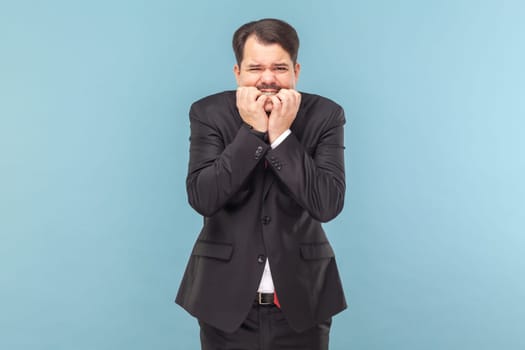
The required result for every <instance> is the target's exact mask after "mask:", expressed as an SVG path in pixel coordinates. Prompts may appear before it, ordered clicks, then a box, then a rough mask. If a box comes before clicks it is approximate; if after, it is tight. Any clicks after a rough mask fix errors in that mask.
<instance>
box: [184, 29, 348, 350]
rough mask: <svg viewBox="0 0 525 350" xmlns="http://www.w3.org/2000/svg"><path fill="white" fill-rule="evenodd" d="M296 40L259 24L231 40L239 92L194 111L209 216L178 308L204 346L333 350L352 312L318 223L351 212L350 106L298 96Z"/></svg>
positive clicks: (196, 190) (192, 174) (198, 184)
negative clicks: (341, 315)
mask: <svg viewBox="0 0 525 350" xmlns="http://www.w3.org/2000/svg"><path fill="white" fill-rule="evenodd" d="M298 48H299V39H298V37H297V33H296V31H295V30H294V28H292V27H291V26H290V25H289V24H287V23H285V22H283V21H280V20H276V19H263V20H260V21H256V22H250V23H247V24H245V25H243V26H241V27H240V28H239V29H238V30H237V31H236V32H235V34H234V36H233V49H234V51H235V56H236V59H237V64H235V66H234V73H235V78H236V80H237V84H238V89H237V91H227V92H223V93H219V94H216V95H212V96H208V97H206V98H204V99H202V100H200V101H197V102H196V103H194V104H193V105H192V107H191V110H190V122H191V138H190V161H189V171H188V177H187V181H186V186H187V192H188V198H189V202H190V205H191V206H192V207H193V208H194V209H195V210H196V211H197V212H199V213H200V214H202V215H203V217H204V225H203V228H202V230H201V232H200V234H199V237H198V239H197V242H196V243H195V246H194V248H193V251H192V254H191V257H190V260H189V263H188V266H187V268H186V272H185V274H184V277H183V280H182V283H181V286H180V289H179V292H178V295H177V299H176V302H177V303H178V304H180V305H181V306H182V307H184V308H185V309H186V310H187V311H188V312H189V313H191V314H192V315H194V316H195V317H197V318H198V319H199V324H200V327H201V344H202V349H205V350H211V349H214V350H216V349H254V350H255V349H271V350H279V349H301V350H307V349H312V350H314V349H315V350H318V349H328V335H329V330H330V325H331V316H333V315H334V314H336V313H338V312H340V311H342V310H343V309H345V308H346V302H345V297H344V294H343V290H342V286H341V281H340V278H339V274H338V271H337V266H336V262H335V259H334V253H333V250H332V248H331V246H330V244H329V242H328V240H327V237H326V235H325V232H324V231H323V228H322V227H321V222H326V221H328V220H331V219H332V218H334V217H335V216H337V215H338V214H339V212H340V211H341V210H342V208H343V202H344V195H345V177H344V156H343V150H344V146H343V125H344V123H345V118H344V113H343V110H342V108H341V107H340V106H339V105H337V104H335V103H334V102H332V101H330V100H328V99H325V98H323V97H320V96H317V95H311V94H306V93H299V92H298V91H297V90H296V89H295V86H296V83H297V79H298V77H299V72H300V65H299V64H298V63H297V52H298Z"/></svg>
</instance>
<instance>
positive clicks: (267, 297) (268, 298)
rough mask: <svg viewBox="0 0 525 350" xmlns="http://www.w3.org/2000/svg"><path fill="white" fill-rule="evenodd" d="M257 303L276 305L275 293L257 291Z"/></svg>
mask: <svg viewBox="0 0 525 350" xmlns="http://www.w3.org/2000/svg"><path fill="white" fill-rule="evenodd" d="M255 303H256V304H259V305H275V304H274V295H273V293H257V295H256V296H255Z"/></svg>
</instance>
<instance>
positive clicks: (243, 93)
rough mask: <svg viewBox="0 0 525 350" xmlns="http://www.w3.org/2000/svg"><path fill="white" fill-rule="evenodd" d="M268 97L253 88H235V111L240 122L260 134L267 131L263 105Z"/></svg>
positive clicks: (266, 119) (266, 118)
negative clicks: (236, 110)
mask: <svg viewBox="0 0 525 350" xmlns="http://www.w3.org/2000/svg"><path fill="white" fill-rule="evenodd" d="M267 99H268V96H266V95H263V94H262V92H261V91H259V89H257V88H255V87H253V86H241V87H239V88H237V109H239V114H240V115H241V118H242V120H243V121H244V122H245V123H246V124H248V125H251V126H252V127H253V128H254V129H255V130H257V131H260V132H266V131H268V116H267V115H266V112H265V110H264V104H265V103H266V100H267Z"/></svg>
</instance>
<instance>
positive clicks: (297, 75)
mask: <svg viewBox="0 0 525 350" xmlns="http://www.w3.org/2000/svg"><path fill="white" fill-rule="evenodd" d="M294 73H295V83H296V84H297V80H299V73H301V65H300V64H299V63H296V64H295V66H294Z"/></svg>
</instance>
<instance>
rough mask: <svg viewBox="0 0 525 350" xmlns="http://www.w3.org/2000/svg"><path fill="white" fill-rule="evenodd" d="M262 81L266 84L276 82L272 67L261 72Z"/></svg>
mask: <svg viewBox="0 0 525 350" xmlns="http://www.w3.org/2000/svg"><path fill="white" fill-rule="evenodd" d="M261 82H262V83H265V84H271V83H273V82H275V75H274V74H273V72H272V70H271V69H265V70H264V71H263V72H262V74H261Z"/></svg>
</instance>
